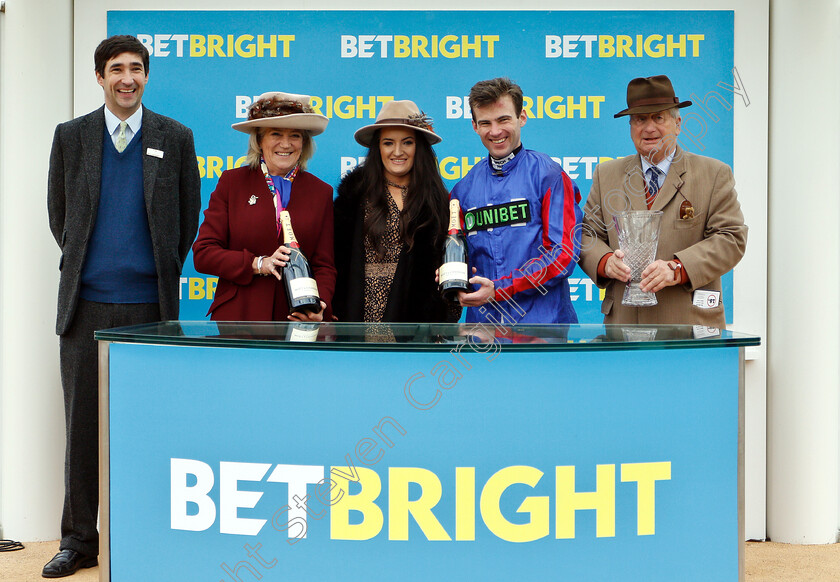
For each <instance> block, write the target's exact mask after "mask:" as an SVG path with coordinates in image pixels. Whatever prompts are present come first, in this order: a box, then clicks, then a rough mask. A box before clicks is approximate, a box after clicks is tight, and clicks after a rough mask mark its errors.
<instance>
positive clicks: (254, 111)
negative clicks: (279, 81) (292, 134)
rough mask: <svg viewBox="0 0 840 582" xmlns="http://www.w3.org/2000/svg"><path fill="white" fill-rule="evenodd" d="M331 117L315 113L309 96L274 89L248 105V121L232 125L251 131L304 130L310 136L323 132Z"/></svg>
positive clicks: (236, 128) (243, 130) (238, 128)
mask: <svg viewBox="0 0 840 582" xmlns="http://www.w3.org/2000/svg"><path fill="white" fill-rule="evenodd" d="M328 122H329V119H327V118H326V117H324V116H323V115H320V114H318V113H314V112H313V109H312V107H311V106H310V105H309V95H296V94H294V93H283V92H281V91H272V92H269V93H263V94H262V95H260V96H259V98H258V99H257V100H256V101H254V102H253V103H252V104H251V106H250V107H249V108H248V121H241V122H239V123H234V124H233V125H231V127H232V128H233V129H235V130H237V131H241V132H243V133H251V131H253V130H254V128H257V127H279V128H288V129H305V130H306V131H308V132H309V134H310V135H318V134H319V133H323V131H324V129H325V128H326V127H327V123H328Z"/></svg>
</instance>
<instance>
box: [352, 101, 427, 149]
mask: <svg viewBox="0 0 840 582" xmlns="http://www.w3.org/2000/svg"><path fill="white" fill-rule="evenodd" d="M383 127H404V128H406V129H413V130H415V131H416V132H418V133H420V134H422V135H423V137H425V138H426V139H427V140H428V142H429V144H430V145H434V144H436V143H440V141H441V138H440V136H439V135H438V134H436V133H435V132H434V130H433V129H432V119H431V118H430V117H428V116H427V115H426V114H425V113H423V112H422V111H420V108H419V107H417V105H416V104H415V103H414V101H408V100H406V101H387V102H386V103H385V104H384V105H382V109H380V110H379V115H377V116H376V121H375V122H374V123H373V124H372V125H366V126H364V127H363V128H361V129H360V130H358V131H356V133H355V135H354V136H353V137H355V138H356V141H357V142H359V144H361V145H363V146H365V147H370V139H371V138H372V137H373V134H374V132H375V131H376V130H377V129H382V128H383Z"/></svg>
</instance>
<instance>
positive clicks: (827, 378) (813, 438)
mask: <svg viewBox="0 0 840 582" xmlns="http://www.w3.org/2000/svg"><path fill="white" fill-rule="evenodd" d="M805 6H807V10H805V9H803V7H805ZM771 23H772V27H771V31H772V32H771V38H772V42H773V51H772V61H771V66H772V70H773V72H774V73H773V77H772V84H771V91H772V94H773V100H772V107H771V110H770V115H771V117H770V119H771V123H770V140H771V148H770V184H771V187H770V229H771V232H772V233H773V237H772V238H771V240H770V248H769V252H768V259H769V282H770V289H771V294H770V309H769V315H770V317H769V320H770V321H769V329H770V332H771V333H772V334H773V338H776V340H777V341H773V342H770V344H769V351H768V356H769V357H768V364H769V375H770V378H769V383H768V431H767V438H768V451H769V455H768V480H769V483H768V489H767V496H768V503H767V507H768V523H767V526H768V534H769V535H770V538H771V539H773V540H774V541H780V542H790V543H815V544H816V543H822V544H825V543H832V542H835V541H837V526H838V452H840V451H838V429H840V425H838V405H840V397H839V396H838V389H839V388H840V371H838V354H840V335H838V334H840V331H839V330H838V325H837V324H838V315H840V304H838V302H837V300H836V297H835V296H834V293H836V290H837V288H838V285H840V274H838V270H837V269H836V268H835V267H834V265H833V263H834V262H836V257H837V250H838V243H840V228H838V218H840V212H838V211H840V195H839V194H840V192H839V190H840V137H838V130H840V115H839V114H838V106H839V105H840V66H838V56H840V6H838V3H837V2H836V0H813V1H811V2H808V3H807V4H804V3H794V2H780V1H774V2H773V3H772V18H771Z"/></svg>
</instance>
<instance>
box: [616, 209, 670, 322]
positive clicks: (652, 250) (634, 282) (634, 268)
mask: <svg viewBox="0 0 840 582" xmlns="http://www.w3.org/2000/svg"><path fill="white" fill-rule="evenodd" d="M661 220H662V212H660V211H659V210H628V211H626V212H617V213H616V214H615V215H613V221H614V222H615V228H616V232H617V233H618V246H619V248H620V249H621V251H622V252H623V253H624V259H623V261H624V264H625V265H627V266H628V267H630V281H629V282H628V283H627V286H626V287H625V288H624V298H623V299H622V300H621V304H622V305H631V306H633V307H649V306H651V305H656V303H657V301H656V294H655V293H652V292H650V291H642V289H641V287H639V284H640V283H641V281H642V271H644V270H645V267H647V266H648V265H649V264H651V263H652V262H653V261H654V260H655V259H656V247H657V246H658V244H659V225H660V222H661Z"/></svg>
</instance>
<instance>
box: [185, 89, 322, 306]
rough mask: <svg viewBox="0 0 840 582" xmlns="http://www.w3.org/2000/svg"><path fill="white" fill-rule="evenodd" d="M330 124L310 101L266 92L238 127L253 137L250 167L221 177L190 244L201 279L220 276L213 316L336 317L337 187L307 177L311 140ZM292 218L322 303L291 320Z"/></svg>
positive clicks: (251, 138)
mask: <svg viewBox="0 0 840 582" xmlns="http://www.w3.org/2000/svg"><path fill="white" fill-rule="evenodd" d="M327 121H328V120H327V118H326V117H324V116H323V115H319V114H316V113H314V112H313V110H312V108H311V107H310V106H309V96H308V95H295V94H291V93H280V92H274V93H265V94H263V95H261V96H260V97H259V99H257V100H256V101H254V103H253V104H252V105H251V107H250V108H249V110H248V120H247V121H243V122H241V123H236V124H234V125H233V128H234V129H236V130H238V131H242V132H244V133H248V134H250V139H249V143H248V153H247V155H246V160H247V162H248V163H247V165H245V166H242V167H241V168H236V169H233V170H227V171H225V172H223V173H222V175H221V177H220V178H219V183H218V185H217V186H216V190H215V191H214V192H213V194H212V195H211V197H210V204H209V206H208V207H207V210H206V211H205V212H204V222H203V223H202V224H201V228H200V229H199V231H198V238H197V239H196V241H195V244H193V260H194V262H195V268H196V270H197V271H199V272H200V273H207V274H209V275H218V277H219V284H218V287H217V288H216V296H215V299H214V300H213V304H212V305H211V306H210V311H209V313H210V314H211V317H212V319H214V320H227V321H271V320H274V321H282V320H286V319H289V320H293V321H321V320H322V319H323V318H324V317H325V316H326V317H328V318H330V319H331V317H332V313H331V309H330V305H331V301H332V295H333V290H334V289H335V265H334V261H333V216H332V188H331V187H330V186H329V185H328V184H326V183H325V182H322V181H321V180H319V179H318V178H316V177H315V176H313V175H312V174H310V173H309V172H307V171H306V163H307V161H309V159H310V158H311V157H312V154H313V152H314V151H315V144H314V142H313V140H312V136H314V135H318V134H320V133H321V132H323V131H324V129H325V128H326V126H327ZM283 210H286V211H288V212H289V214H290V216H291V223H292V228H293V230H294V233H295V237H296V238H297V242H298V243H299V244H300V250H301V252H302V253H303V255H304V256H305V257H306V258H307V259H308V260H309V265H310V267H311V268H312V271H313V276H314V278H315V281H316V283H317V286H318V294H319V296H320V298H321V310H320V311H318V312H315V313H293V314H291V315H290V314H289V309H288V304H287V300H286V292H285V289H284V286H283V283H282V282H281V280H282V267H284V266H285V265H286V261H288V260H289V248H287V247H286V246H284V245H283V244H282V242H283V235H282V234H281V230H280V227H279V224H280V220H279V217H280V213H281V212H282V211H283Z"/></svg>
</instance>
